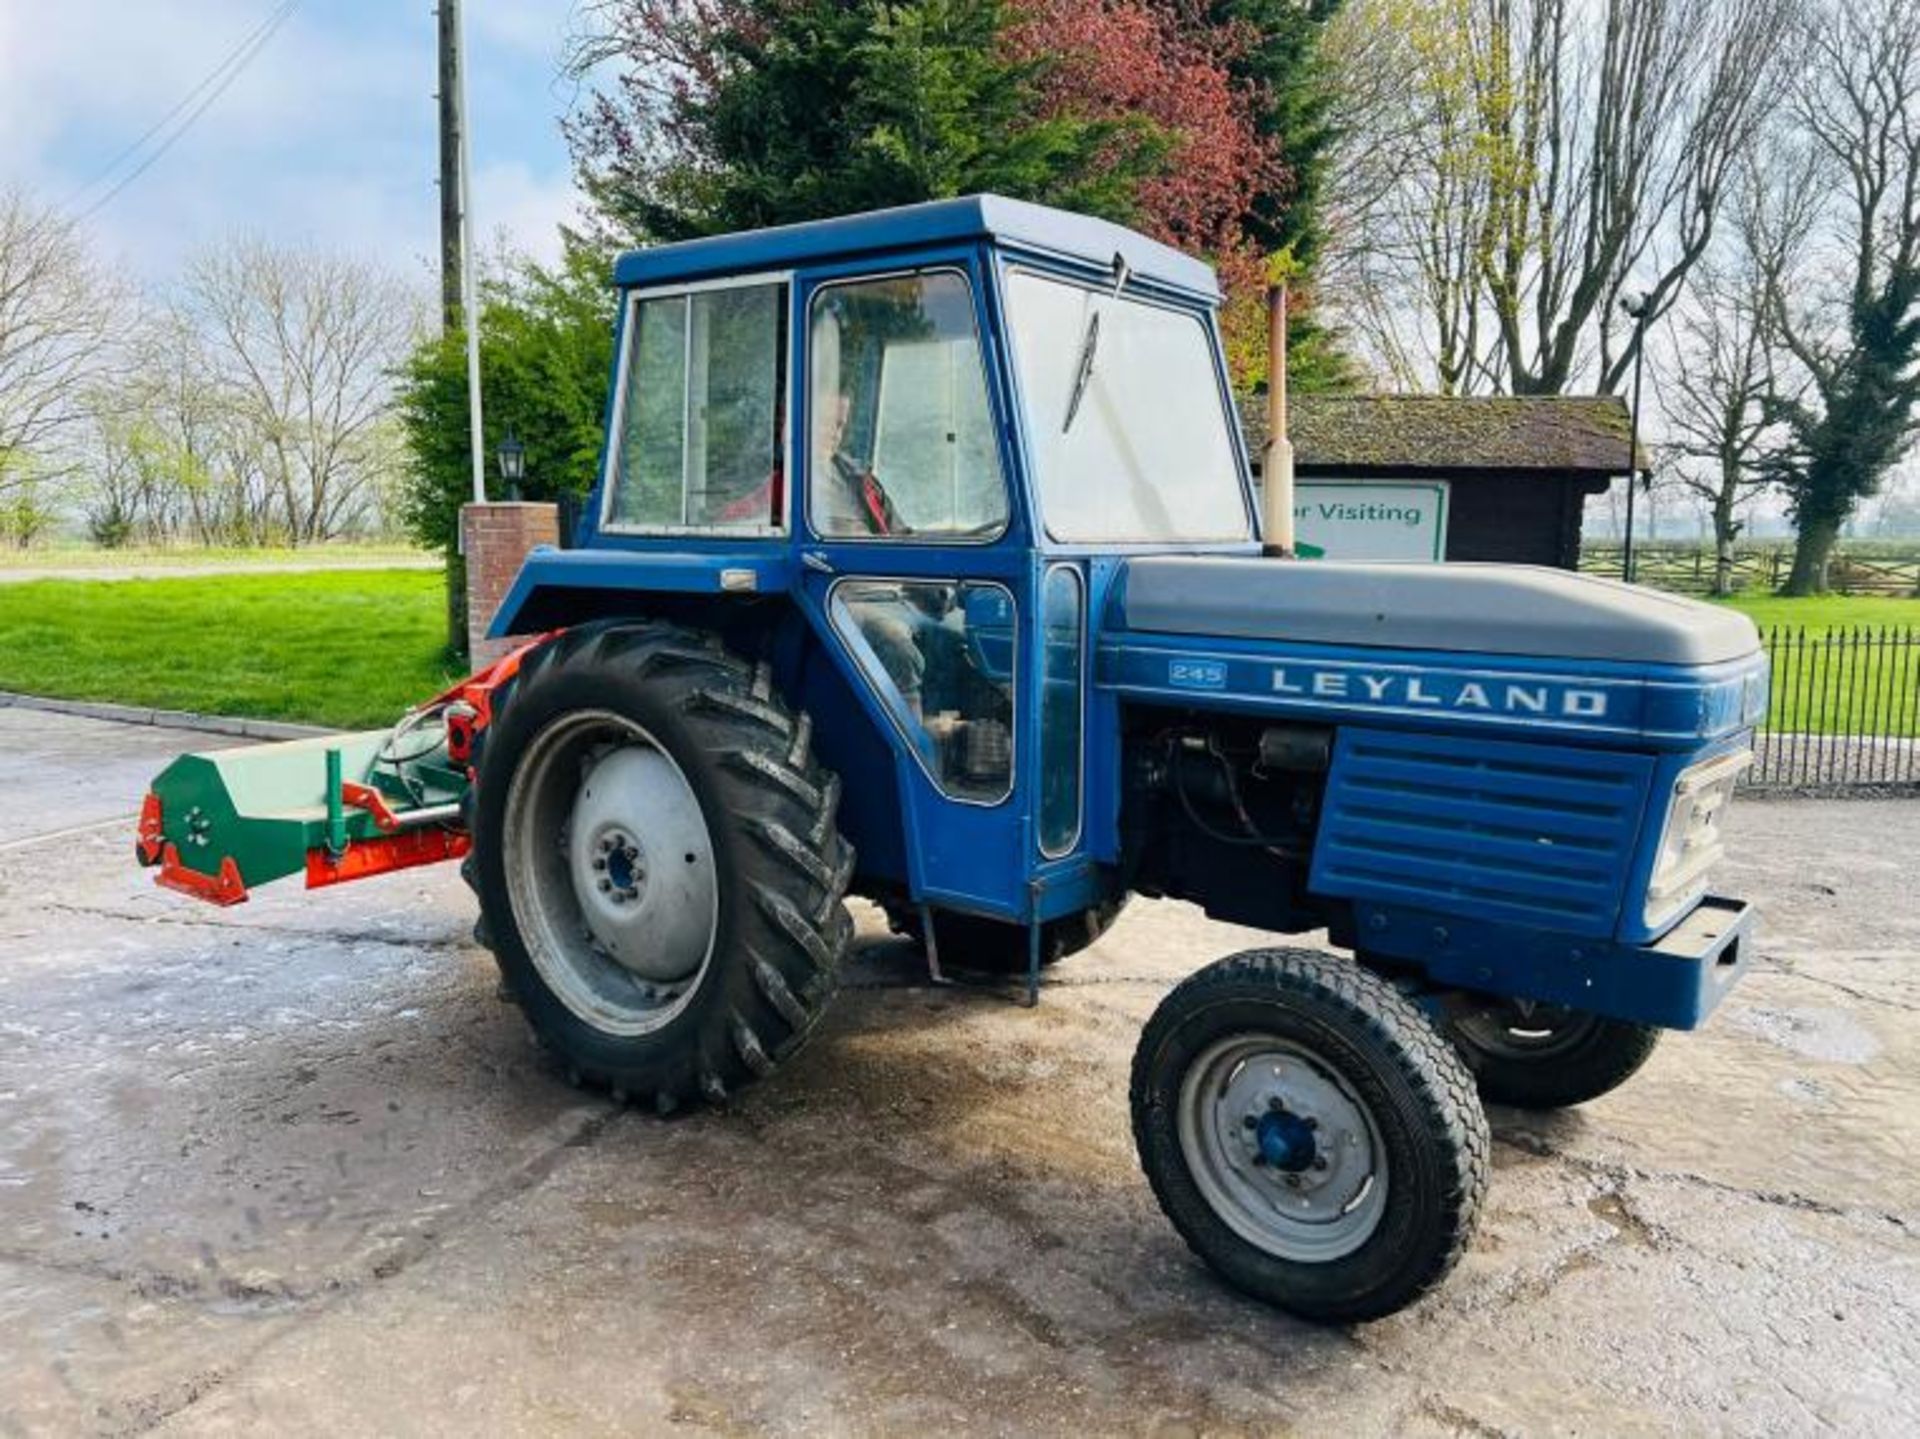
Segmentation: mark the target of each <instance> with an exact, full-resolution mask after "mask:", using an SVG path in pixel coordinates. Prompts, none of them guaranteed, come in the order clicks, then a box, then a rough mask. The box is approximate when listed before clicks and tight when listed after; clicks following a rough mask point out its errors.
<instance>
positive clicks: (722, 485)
mask: <svg viewBox="0 0 1920 1439" xmlns="http://www.w3.org/2000/svg"><path fill="white" fill-rule="evenodd" d="M786 315H787V303H786V286H785V285H783V284H778V283H774V284H765V285H742V286H729V287H727V288H724V289H714V290H699V291H695V292H693V293H691V294H678V295H661V296H653V297H643V298H641V299H639V300H637V301H635V302H634V306H633V311H632V314H631V317H630V319H629V321H628V325H627V340H626V343H627V355H626V365H625V376H624V381H623V384H622V390H621V396H620V413H619V421H618V431H617V434H618V447H617V449H616V452H615V461H614V471H613V483H612V488H611V493H610V496H609V499H608V506H607V517H606V518H607V523H608V525H609V526H611V527H613V528H628V529H651V530H757V531H762V532H768V531H777V530H779V529H781V528H782V527H783V525H784V523H785V514H786V498H785V477H784V475H783V473H782V471H783V465H782V455H783V452H784V441H783V436H784V433H785V430H786V417H785V414H784V411H783V397H784V395H785V393H786V391H785V377H786V349H787V345H786Z"/></svg>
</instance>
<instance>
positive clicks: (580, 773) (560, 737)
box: [502, 710, 720, 1038]
mask: <svg viewBox="0 0 1920 1439" xmlns="http://www.w3.org/2000/svg"><path fill="white" fill-rule="evenodd" d="M503 830H504V833H503V844H502V858H503V860H504V862H505V865H506V879H507V898H508V902H509V903H510V904H511V905H512V907H513V917H514V920H515V922H516V923H517V925H518V927H519V931H520V937H521V940H522V941H523V943H524V944H525V945H526V949H527V955H528V957H529V958H530V959H531V960H532V961H533V966H534V968H535V969H536V970H537V971H538V972H539V974H540V978H541V979H542V980H544V981H545V982H546V985H547V988H548V989H550V990H551V991H552V992H553V994H554V996H555V998H557V999H558V1000H559V1001H560V1002H561V1003H562V1004H563V1005H565V1006H566V1007H567V1009H568V1010H569V1011H570V1012H572V1013H573V1014H574V1015H575V1016H577V1017H578V1018H579V1019H581V1020H584V1021H585V1022H586V1023H587V1024H589V1025H591V1026H593V1028H595V1029H597V1030H599V1031H601V1032H602V1033H604V1034H608V1035H613V1036H617V1037H623V1038H627V1037H632V1036H634V1035H641V1034H647V1033H650V1032H652V1031H653V1030H656V1029H658V1028H660V1027H661V1026H662V1025H664V1024H666V1023H667V1022H668V1021H669V1020H671V1019H673V1018H674V1016H676V1015H678V1014H679V1013H680V1012H681V1011H682V1010H684V1009H685V1008H686V1007H687V1004H688V1003H689V1002H690V1001H691V1000H692V997H693V995H694V993H695V991H696V990H698V989H699V987H700V981H701V980H702V979H703V978H704V977H705V975H706V972H707V969H708V967H709V966H710V965H711V963H712V961H713V945H714V938H715V935H716V933H717V931H718V929H719V921H720V891H719V879H718V875H717V873H716V869H715V865H714V853H713V838H712V835H711V834H710V833H709V832H708V830H707V822H706V816H705V815H704V813H703V812H702V811H701V808H700V801H699V798H698V797H697V796H696V795H695V794H694V792H693V787H692V786H691V785H690V784H688V783H687V777H686V775H685V774H684V773H682V771H681V769H680V766H679V765H677V764H675V763H674V761H673V757H672V756H671V755H669V754H668V753H667V752H666V751H665V750H664V749H662V748H661V746H660V744H659V743H658V742H657V741H656V740H655V739H654V738H653V737H652V736H651V735H650V734H648V733H647V731H646V730H644V729H642V728H641V727H640V726H639V725H637V724H635V723H633V721H631V720H629V719H626V718H624V717H623V716H620V715H616V714H614V713H612V712H611V711H608V710H582V711H580V712H578V713H575V714H570V715H563V716H561V717H560V718H559V719H556V720H554V721H553V722H552V723H550V724H548V725H547V726H546V728H545V729H543V730H541V731H540V732H539V733H538V734H537V735H535V736H534V738H533V741H532V743H530V744H529V745H528V746H527V750H526V753H525V754H524V755H523V756H522V757H521V760H520V763H519V764H518V765H517V766H516V767H515V769H514V773H513V779H512V780H511V781H510V782H509V784H508V786H507V803H506V820H505V824H504V826H503Z"/></svg>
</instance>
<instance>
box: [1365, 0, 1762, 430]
mask: <svg viewBox="0 0 1920 1439" xmlns="http://www.w3.org/2000/svg"><path fill="white" fill-rule="evenodd" d="M1795 3H1796V0H1595V3H1584V0H1359V3H1357V4H1356V5H1355V6H1354V7H1353V12H1354V20H1353V23H1355V24H1358V25H1363V26H1366V25H1371V26H1381V27H1390V28H1391V29H1392V30H1393V31H1394V37H1395V38H1393V39H1391V40H1389V41H1388V42H1386V43H1378V44H1370V45H1368V44H1357V43H1348V44H1345V45H1343V46H1339V47H1336V52H1337V53H1338V54H1340V55H1343V56H1347V57H1355V58H1364V59H1366V60H1367V61H1369V62H1372V63H1377V62H1379V61H1381V60H1389V61H1393V62H1395V63H1396V65H1397V67H1398V68H1397V71H1396V73H1394V74H1393V75H1392V76H1390V77H1389V78H1387V79H1385V80H1383V79H1382V78H1381V77H1380V76H1378V75H1364V74H1352V72H1346V73H1347V75H1348V76H1349V77H1350V78H1351V80H1352V83H1353V84H1354V85H1355V87H1356V88H1357V89H1359V90H1360V91H1361V92H1362V93H1365V94H1369V95H1370V96H1371V97H1372V103H1371V104H1370V105H1367V106H1356V107H1354V111H1355V113H1356V115H1357V116H1358V117H1360V118H1364V119H1367V120H1369V121H1371V122H1372V123H1371V127H1367V126H1362V127H1356V128H1355V129H1354V130H1353V131H1351V132H1350V133H1348V134H1347V135H1346V136H1345V137H1344V138H1343V140H1342V142H1341V143H1342V145H1343V146H1344V147H1345V148H1346V150H1347V151H1348V155H1347V158H1346V159H1345V160H1344V161H1343V162H1342V163H1340V164H1339V165H1337V166H1336V173H1339V174H1340V175H1342V176H1344V177H1348V178H1352V179H1354V180H1356V181H1358V182H1360V183H1361V184H1362V185H1363V186H1364V187H1365V193H1364V194H1363V196H1362V197H1361V200H1362V202H1363V203H1358V204H1355V203H1350V204H1348V205H1347V206H1346V210H1347V216H1346V218H1347V224H1348V228H1347V230H1346V232H1345V233H1344V234H1342V235H1341V237H1340V243H1341V244H1342V245H1343V246H1345V247H1347V248H1348V249H1349V250H1350V251H1351V250H1354V249H1365V250H1370V251H1371V253H1370V254H1368V255H1367V256H1365V257H1364V258H1363V259H1359V260H1353V259H1349V262H1348V264H1347V265H1345V266H1342V267H1341V268H1342V269H1343V270H1344V271H1345V272H1346V273H1348V274H1350V275H1352V276H1354V277H1356V278H1358V279H1359V280H1361V281H1362V282H1363V284H1362V285H1361V287H1360V288H1359V289H1358V290H1357V291H1356V292H1354V293H1351V294H1349V295H1348V296H1346V297H1345V304H1346V305H1347V306H1349V307H1351V308H1353V309H1355V310H1357V311H1359V312H1360V317H1359V320H1358V325H1359V327H1360V329H1361V330H1362V332H1363V333H1366V334H1368V335H1370V336H1371V337H1372V338H1373V341H1374V346H1375V349H1376V353H1377V354H1378V355H1379V356H1380V357H1381V358H1382V360H1383V362H1384V363H1385V365H1386V366H1387V367H1388V368H1389V369H1396V370H1419V371H1424V372H1427V373H1430V374H1432V375H1433V377H1434V379H1435V381H1436V382H1437V383H1438V385H1439V386H1440V388H1442V389H1443V390H1445V391H1447V392H1450V393H1452V392H1469V391H1476V390H1478V391H1489V390H1491V391H1505V392H1510V393H1514V394H1561V393H1565V392H1567V391H1568V390H1570V389H1571V388H1573V387H1575V386H1576V385H1579V384H1590V385H1591V386H1592V387H1593V388H1595V389H1598V390H1600V391H1603V392H1607V391H1613V390H1615V389H1617V388H1618V387H1619V385H1620V383H1621V381H1622V380H1623V378H1624V377H1625V376H1626V374H1627V372H1628V371H1629V370H1630V369H1631V368H1632V364H1633V359H1634V352H1635V349H1636V348H1637V345H1638V338H1637V337H1638V334H1639V333H1640V332H1639V331H1638V330H1637V329H1635V328H1633V327H1625V328H1624V332H1623V328H1622V326H1621V323H1620V321H1619V319H1618V314H1619V306H1618V302H1619V300H1620V298H1621V296H1622V295H1623V294H1624V293H1625V292H1626V291H1627V290H1628V289H1629V288H1633V289H1639V290H1642V291H1644V292H1645V293H1646V295H1647V296H1648V301H1649V304H1650V306H1651V314H1652V316H1653V317H1654V318H1656V319H1657V318H1658V317H1659V316H1661V315H1662V314H1664V313H1665V312H1666V311H1667V310H1668V309H1669V308H1670V307H1671V306H1672V305H1673V303H1674V302H1675V300H1676V299H1677V298H1678V295H1679V292H1680V288H1681V286H1682V284H1683V283H1684V282H1685V279H1686V276H1687V274H1688V272H1689V271H1690V270H1691V269H1692V267H1693V266H1694V265H1695V264H1696V263H1698V262H1699V260H1700V258H1701V256H1702V255H1704V254H1705V253H1706V252H1707V250H1708V248H1709V247H1710V245H1711V243H1712V241H1713V238H1714V235H1715V233H1716V229H1717V227H1718V225H1719V222H1720V219H1721V213H1722V209H1723V206H1724V203H1725V201H1726V198H1727V192H1728V186H1729V183H1730V181H1731V179H1732V177H1733V174H1734V171H1735V167H1736V165H1737V164H1738V162H1739V160H1740V159H1741V157H1742V156H1743V155H1745V154H1746V153H1747V152H1748V151H1749V150H1750V148H1751V146H1752V145H1753V143H1754V142H1755V139H1756V137H1757V135H1758V133H1759V130H1760V127H1761V125H1762V123H1763V122H1764V120H1765V118H1766V115H1767V112H1768V107H1769V105H1770V103H1771V102H1772V100H1773V98H1774V96H1775V95H1776V94H1777V91H1778V88H1779V86H1778V82H1779V77H1780V72H1781V67H1782V65H1783V64H1784V62H1785V51H1784V48H1783V43H1782V42H1783V39H1784V37H1785V35H1786V33H1787V32H1788V29H1789V27H1788V25H1787V23H1786V22H1787V20H1788V18H1789V16H1790V14H1791V7H1792V6H1793V4H1795ZM1408 144H1411V146H1412V153H1411V154H1410V155H1408V156H1407V157H1406V158H1404V159H1398V158H1387V159H1384V160H1383V159H1382V158H1380V155H1381V152H1382V151H1384V150H1386V149H1387V148H1388V147H1390V146H1393V145H1402V146H1405V145H1408ZM1407 315H1411V316H1413V317H1414V318H1415V324H1414V327H1413V328H1412V329H1411V331H1410V330H1409V328H1408V326H1407V324H1406V321H1405V319H1404V318H1403V317H1404V316H1407Z"/></svg>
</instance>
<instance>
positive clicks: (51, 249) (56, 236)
mask: <svg viewBox="0 0 1920 1439" xmlns="http://www.w3.org/2000/svg"><path fill="white" fill-rule="evenodd" d="M122 298H123V297H122V294H121V291H120V288H119V287H118V286H117V285H116V284H114V283H113V282H112V280H111V279H110V278H109V277H108V276H107V275H106V274H105V273H104V272H103V271H102V270H101V269H100V267H99V266H98V265H97V264H95V262H94V260H93V258H92V256H91V255H90V254H89V253H88V251H87V249H86V246H85V244H84V243H83V242H82V240H81V237H80V235H79V234H78V233H77V232H76V230H75V229H74V226H73V225H72V223H71V222H70V221H68V220H66V219H64V218H62V217H61V216H60V215H58V214H56V213H55V212H53V211H51V210H43V209H40V208H37V207H36V206H35V205H34V204H33V203H32V202H31V201H29V200H28V199H27V197H26V196H25V195H24V194H22V193H20V192H18V191H0V495H4V494H5V493H6V492H7V491H8V490H9V489H15V488H20V489H24V488H26V487H28V486H30V485H35V484H37V483H39V482H40V481H42V480H44V479H46V478H47V477H49V476H50V475H52V474H54V473H56V472H58V471H59V470H60V469H61V468H62V467H63V465H64V464H65V463H66V461H67V457H66V456H64V455H63V454H62V453H61V446H62V444H63V442H64V441H66V440H67V439H69V438H70V437H72V436H73V435H74V434H75V432H76V430H77V428H78V427H79V426H80V424H81V422H82V420H83V418H84V412H83V409H82V406H81V404H80V400H81V397H82V395H83V394H84V392H85V391H86V389H87V387H88V385H89V384H90V383H91V382H92V381H93V380H95V379H96V378H97V377H98V376H99V375H100V374H101V373H102V372H103V371H104V370H105V369H106V368H107V366H108V363H109V361H110V359H111V356H112V350H113V343H114V338H115V333H116V321H117V319H118V318H119V317H120V316H121V314H122V311H121V300H122ZM22 513H26V512H25V511H22ZM41 527H42V526H40V525H38V524H36V525H35V526H34V528H35V529H36V531H37V529H38V528H41Z"/></svg>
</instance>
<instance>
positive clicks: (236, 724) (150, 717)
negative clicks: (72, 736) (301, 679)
mask: <svg viewBox="0 0 1920 1439" xmlns="http://www.w3.org/2000/svg"><path fill="white" fill-rule="evenodd" d="M0 709H28V710H41V711H43V712H45V713H47V714H60V715H77V716H79V717H80V718H82V719H96V720H107V721H110V722H112V723H114V724H131V725H154V726H158V727H159V728H162V729H182V730H194V731H197V732H199V733H201V734H219V735H234V736H237V737H239V738H242V739H262V740H272V739H312V738H314V737H315V736H317V735H329V734H339V733H341V731H340V730H337V729H332V728H329V727H327V726H325V725H308V724H290V723H288V722H287V721H285V720H266V719H248V718H246V717H244V716H241V715H211V714H196V713H193V712H191V711H187V710H164V709H149V708H147V707H146V706H144V705H118V704H106V703H103V702H101V701H99V700H67V699H50V698H48V697H46V696H44V695H23V694H17V693H15V692H13V691H12V690H0Z"/></svg>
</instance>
